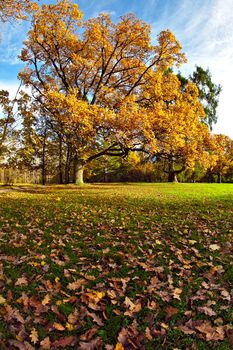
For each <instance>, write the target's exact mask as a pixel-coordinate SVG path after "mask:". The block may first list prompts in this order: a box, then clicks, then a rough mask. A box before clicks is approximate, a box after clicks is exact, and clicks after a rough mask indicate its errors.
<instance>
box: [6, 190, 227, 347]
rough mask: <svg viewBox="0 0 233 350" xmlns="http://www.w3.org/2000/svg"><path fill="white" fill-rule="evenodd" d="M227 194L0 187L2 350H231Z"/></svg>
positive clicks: (214, 191) (222, 191)
mask: <svg viewBox="0 0 233 350" xmlns="http://www.w3.org/2000/svg"><path fill="white" fill-rule="evenodd" d="M232 236H233V185H231V184H103V185H100V184H93V185H85V186H83V187H76V186H67V187H66V186H53V187H50V186H47V187H41V186H34V187H33V186H31V187H24V188H22V187H21V188H20V189H17V188H16V190H15V191H12V192H8V191H7V190H5V192H4V191H3V190H1V188H0V247H1V248H0V349H3V350H4V349H7V350H9V349H20V350H24V349H26V350H28V349H29V350H31V349H80V350H82V349H84V350H85V349H89V350H91V349H107V350H112V349H117V350H122V349H174V350H175V349H198V350H199V349H232V346H233V324H232V320H233V309H232V297H233V294H232V284H233V259H232V255H233V254H232V252H233V245H232V244H233V243H232V242H233V240H232Z"/></svg>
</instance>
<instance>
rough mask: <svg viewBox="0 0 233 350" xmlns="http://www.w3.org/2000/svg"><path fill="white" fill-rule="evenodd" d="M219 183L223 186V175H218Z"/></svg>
mask: <svg viewBox="0 0 233 350" xmlns="http://www.w3.org/2000/svg"><path fill="white" fill-rule="evenodd" d="M218 183H219V184H221V183H222V174H221V173H218Z"/></svg>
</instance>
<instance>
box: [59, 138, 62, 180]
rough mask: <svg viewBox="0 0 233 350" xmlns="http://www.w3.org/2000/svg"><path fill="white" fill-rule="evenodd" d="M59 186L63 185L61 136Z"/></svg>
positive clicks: (60, 142)
mask: <svg viewBox="0 0 233 350" xmlns="http://www.w3.org/2000/svg"><path fill="white" fill-rule="evenodd" d="M59 184H63V169H62V138H61V136H59Z"/></svg>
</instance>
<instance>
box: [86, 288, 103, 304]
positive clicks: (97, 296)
mask: <svg viewBox="0 0 233 350" xmlns="http://www.w3.org/2000/svg"><path fill="white" fill-rule="evenodd" d="M104 296H105V292H102V291H90V292H87V293H84V294H82V297H81V299H82V300H83V301H86V302H87V303H88V304H89V306H90V305H96V304H98V303H99V301H100V300H101V299H102V298H104Z"/></svg>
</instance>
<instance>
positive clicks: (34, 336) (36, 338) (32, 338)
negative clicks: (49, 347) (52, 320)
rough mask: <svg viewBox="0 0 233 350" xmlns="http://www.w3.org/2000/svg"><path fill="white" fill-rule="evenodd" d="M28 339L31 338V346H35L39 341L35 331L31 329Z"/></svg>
mask: <svg viewBox="0 0 233 350" xmlns="http://www.w3.org/2000/svg"><path fill="white" fill-rule="evenodd" d="M30 338H31V342H32V343H33V344H36V343H37V342H38V340H39V338H38V332H37V330H36V329H35V328H32V330H31V334H30Z"/></svg>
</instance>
